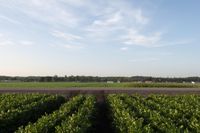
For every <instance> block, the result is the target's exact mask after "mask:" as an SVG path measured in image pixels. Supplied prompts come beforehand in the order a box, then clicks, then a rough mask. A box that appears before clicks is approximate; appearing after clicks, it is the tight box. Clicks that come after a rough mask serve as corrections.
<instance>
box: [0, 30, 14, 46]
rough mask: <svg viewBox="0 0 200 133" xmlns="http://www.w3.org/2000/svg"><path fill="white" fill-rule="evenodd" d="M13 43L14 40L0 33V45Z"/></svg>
mask: <svg viewBox="0 0 200 133" xmlns="http://www.w3.org/2000/svg"><path fill="white" fill-rule="evenodd" d="M10 45H15V42H13V41H12V40H10V39H8V38H7V37H5V36H4V35H3V34H1V33H0V46H10Z"/></svg>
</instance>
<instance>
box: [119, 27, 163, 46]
mask: <svg viewBox="0 0 200 133" xmlns="http://www.w3.org/2000/svg"><path fill="white" fill-rule="evenodd" d="M161 35H162V33H161V32H155V33H153V34H152V35H149V36H146V35H143V34H139V33H138V31H134V30H129V32H128V34H127V35H126V36H123V37H122V39H123V40H124V42H123V43H124V44H127V45H138V46H145V47H158V46H160V45H159V42H160V41H161V39H162V37H161Z"/></svg>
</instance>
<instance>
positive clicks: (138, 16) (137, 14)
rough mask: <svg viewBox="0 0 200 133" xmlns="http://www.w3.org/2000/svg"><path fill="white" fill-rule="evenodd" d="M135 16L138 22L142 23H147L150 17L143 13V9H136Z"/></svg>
mask: <svg viewBox="0 0 200 133" xmlns="http://www.w3.org/2000/svg"><path fill="white" fill-rule="evenodd" d="M133 17H134V18H135V20H136V21H137V23H140V24H147V23H148V21H149V19H148V18H147V17H145V16H144V15H143V13H142V10H141V9H137V10H135V13H133Z"/></svg>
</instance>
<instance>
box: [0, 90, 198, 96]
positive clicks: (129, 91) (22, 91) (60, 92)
mask: <svg viewBox="0 0 200 133" xmlns="http://www.w3.org/2000/svg"><path fill="white" fill-rule="evenodd" d="M0 93H48V94H64V95H65V94H66V95H77V94H97V95H98V94H118V93H126V94H134V93H137V94H142V95H148V94H171V95H176V94H200V88H62V89H41V88H36V89H29V88H27V89H19V88H16V89H13V88H10V89H9V88H6V89H0Z"/></svg>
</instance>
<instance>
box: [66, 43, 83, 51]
mask: <svg viewBox="0 0 200 133" xmlns="http://www.w3.org/2000/svg"><path fill="white" fill-rule="evenodd" d="M63 46H64V47H65V48H66V49H73V50H75V49H82V48H84V47H83V46H80V45H71V44H65V45H63Z"/></svg>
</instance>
